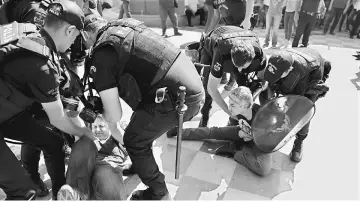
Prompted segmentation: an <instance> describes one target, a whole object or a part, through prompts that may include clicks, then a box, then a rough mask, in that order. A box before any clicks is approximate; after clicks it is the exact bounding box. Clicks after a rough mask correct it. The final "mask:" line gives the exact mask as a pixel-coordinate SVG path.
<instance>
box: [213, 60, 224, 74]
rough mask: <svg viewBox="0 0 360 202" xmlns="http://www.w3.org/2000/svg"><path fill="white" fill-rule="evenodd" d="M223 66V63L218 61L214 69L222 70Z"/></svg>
mask: <svg viewBox="0 0 360 202" xmlns="http://www.w3.org/2000/svg"><path fill="white" fill-rule="evenodd" d="M221 66H222V65H221V64H220V63H219V62H216V64H215V65H214V70H215V71H217V72H218V71H220V69H221Z"/></svg>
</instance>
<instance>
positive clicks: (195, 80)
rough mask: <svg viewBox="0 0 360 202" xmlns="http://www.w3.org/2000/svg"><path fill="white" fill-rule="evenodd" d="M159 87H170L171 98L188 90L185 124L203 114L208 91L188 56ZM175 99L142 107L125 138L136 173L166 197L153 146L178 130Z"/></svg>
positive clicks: (141, 105)
mask: <svg viewBox="0 0 360 202" xmlns="http://www.w3.org/2000/svg"><path fill="white" fill-rule="evenodd" d="M157 86H159V87H160V86H167V87H168V89H169V94H170V95H173V97H174V96H176V92H177V90H178V87H179V86H185V87H186V89H187V90H186V92H187V94H186V97H185V104H186V105H187V107H188V109H187V111H186V112H185V114H184V121H189V120H191V119H192V117H194V116H195V115H196V114H197V113H198V112H199V110H200V106H201V102H202V101H203V99H204V98H203V97H204V89H203V88H202V85H201V79H200V77H199V75H198V74H197V72H196V69H195V67H194V65H193V64H192V62H191V61H190V60H189V59H188V58H187V56H185V55H184V54H180V56H179V57H178V59H176V61H175V62H174V64H173V65H172V67H171V68H170V70H169V72H168V73H167V74H166V76H165V77H164V78H163V79H162V80H161V81H160V82H159V84H157ZM175 99H176V98H175ZM175 99H174V98H173V99H172V100H171V99H168V100H167V101H164V102H163V103H159V104H155V103H148V104H146V103H141V104H140V105H139V107H138V108H137V109H135V110H134V113H133V115H132V117H131V120H130V123H129V125H128V127H127V128H126V130H125V134H124V143H125V147H126V149H127V151H128V153H129V156H130V159H131V161H132V163H133V166H132V168H133V170H134V172H135V173H136V174H138V176H139V177H140V179H141V180H142V182H143V183H144V184H145V185H147V186H149V188H150V189H151V190H152V191H153V192H154V194H155V195H163V194H165V193H166V192H167V188H166V184H165V176H164V174H162V173H161V172H160V171H159V168H158V166H157V164H156V161H155V159H154V156H153V153H152V143H153V141H154V140H155V139H157V138H158V137H160V136H161V135H162V134H164V133H165V132H167V131H168V130H170V129H172V128H174V127H175V126H177V124H178V115H177V112H176V110H175V108H174V106H171V105H172V104H171V102H173V104H174V101H175ZM150 100H154V98H153V97H151V99H150ZM169 102H170V103H169ZM169 106H171V107H169ZM159 199H160V198H158V200H159Z"/></svg>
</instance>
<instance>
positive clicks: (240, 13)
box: [219, 0, 246, 26]
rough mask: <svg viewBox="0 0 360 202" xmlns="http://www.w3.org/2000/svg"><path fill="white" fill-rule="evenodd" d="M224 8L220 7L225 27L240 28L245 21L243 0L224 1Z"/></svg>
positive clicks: (244, 2) (244, 3)
mask: <svg viewBox="0 0 360 202" xmlns="http://www.w3.org/2000/svg"><path fill="white" fill-rule="evenodd" d="M225 4H226V7H227V8H223V7H220V8H219V9H220V13H221V16H222V18H223V20H224V22H225V24H226V25H233V26H240V25H241V24H242V22H243V21H244V19H245V12H246V1H245V0H226V1H225Z"/></svg>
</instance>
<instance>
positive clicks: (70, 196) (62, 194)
mask: <svg viewBox="0 0 360 202" xmlns="http://www.w3.org/2000/svg"><path fill="white" fill-rule="evenodd" d="M57 200H59V201H80V200H81V197H80V191H78V190H77V189H75V188H72V187H71V186H70V185H67V184H65V185H63V186H62V187H61V188H60V190H59V192H58V194H57Z"/></svg>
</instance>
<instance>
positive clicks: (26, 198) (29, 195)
mask: <svg viewBox="0 0 360 202" xmlns="http://www.w3.org/2000/svg"><path fill="white" fill-rule="evenodd" d="M5 200H6V201H8V200H17V201H20V200H24V201H34V200H36V191H35V190H32V189H31V190H29V191H28V192H27V193H26V194H25V196H23V197H19V196H15V197H11V196H6V199H5Z"/></svg>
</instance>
